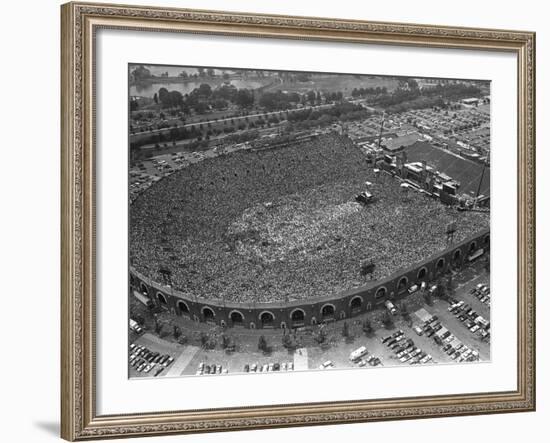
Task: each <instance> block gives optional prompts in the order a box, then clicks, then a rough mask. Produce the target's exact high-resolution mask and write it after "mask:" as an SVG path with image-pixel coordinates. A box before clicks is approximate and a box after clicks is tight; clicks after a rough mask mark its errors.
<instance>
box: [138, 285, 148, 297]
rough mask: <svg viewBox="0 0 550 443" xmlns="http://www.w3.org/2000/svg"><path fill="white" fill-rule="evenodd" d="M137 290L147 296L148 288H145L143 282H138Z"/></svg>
mask: <svg viewBox="0 0 550 443" xmlns="http://www.w3.org/2000/svg"><path fill="white" fill-rule="evenodd" d="M139 292H141V293H142V294H143V295H147V296H149V290H148V289H147V286H145V283H143V282H141V283H140V284H139Z"/></svg>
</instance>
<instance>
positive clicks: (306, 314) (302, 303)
mask: <svg viewBox="0 0 550 443" xmlns="http://www.w3.org/2000/svg"><path fill="white" fill-rule="evenodd" d="M489 247H490V230H489V229H484V230H481V231H479V232H478V233H476V234H475V235H473V236H470V237H469V238H466V239H465V240H463V241H461V242H458V243H456V244H453V245H452V246H450V247H449V248H447V249H445V250H443V251H441V252H439V253H437V254H434V255H433V256H431V257H429V258H427V259H426V260H423V261H420V262H418V263H416V264H415V265H413V266H410V267H408V268H406V269H402V270H400V271H397V272H395V273H393V274H392V275H389V276H387V277H386V278H382V279H378V280H373V281H371V282H369V283H368V284H366V285H364V286H362V287H359V288H355V289H352V290H349V291H345V292H342V293H340V294H336V295H328V296H319V297H312V298H308V299H305V300H298V301H292V302H286V303H285V302H277V303H254V302H246V303H235V302H224V301H222V300H219V299H211V300H210V299H205V298H198V297H195V296H193V294H184V293H182V292H180V291H177V290H174V289H172V288H170V287H167V286H164V285H162V284H159V283H157V282H154V281H152V280H150V279H149V278H147V276H144V275H142V274H140V273H139V272H137V271H136V270H135V269H133V268H130V288H131V292H132V294H133V296H135V297H137V298H139V299H140V300H141V301H144V300H145V301H148V302H149V303H153V304H155V305H156V306H159V307H161V308H162V309H165V310H167V311H170V312H171V313H172V314H173V315H179V316H186V317H188V318H189V319H191V320H194V321H196V322H207V323H212V324H216V325H219V326H222V327H235V326H237V327H244V328H251V329H260V328H295V327H303V326H309V325H315V324H318V323H321V322H327V321H334V320H342V319H346V318H350V317H354V316H357V315H360V314H362V313H364V312H367V311H370V310H373V309H376V308H377V307H380V306H383V305H384V302H385V301H386V300H395V301H399V300H401V299H404V298H406V297H407V295H408V289H409V288H410V287H411V286H412V285H414V284H419V283H421V282H427V283H430V282H433V281H436V280H437V279H438V278H439V277H441V276H443V275H444V274H445V273H446V272H447V271H448V270H450V269H451V268H461V267H462V266H464V265H465V264H467V263H468V262H470V261H473V260H477V259H479V258H480V257H481V256H483V255H484V254H486V253H487V251H489Z"/></svg>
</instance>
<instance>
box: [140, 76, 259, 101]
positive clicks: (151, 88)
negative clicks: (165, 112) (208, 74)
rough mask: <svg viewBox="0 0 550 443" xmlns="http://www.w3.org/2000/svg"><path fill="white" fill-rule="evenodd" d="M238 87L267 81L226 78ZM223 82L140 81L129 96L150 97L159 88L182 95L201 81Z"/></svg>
mask: <svg viewBox="0 0 550 443" xmlns="http://www.w3.org/2000/svg"><path fill="white" fill-rule="evenodd" d="M228 81H229V82H230V83H231V84H232V85H234V86H235V87H236V88H238V89H242V88H247V89H256V88H260V87H261V86H264V85H265V84H267V83H268V81H262V80H258V79H232V80H228ZM223 82H224V80H223V79H221V78H220V79H204V80H196V81H195V80H192V81H179V82H178V81H176V82H169V81H167V82H159V83H141V84H133V85H131V86H130V96H141V97H150V98H152V97H153V95H155V93H156V92H157V93H158V90H159V89H160V88H166V89H168V90H169V91H179V92H181V93H182V94H183V95H185V94H189V93H190V92H191V91H193V89H195V88H198V87H199V86H200V85H201V84H202V83H208V84H209V85H210V86H212V88H214V87H216V86H217V85H220V84H222V83H223Z"/></svg>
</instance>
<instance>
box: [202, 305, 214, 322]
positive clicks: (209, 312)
mask: <svg viewBox="0 0 550 443" xmlns="http://www.w3.org/2000/svg"><path fill="white" fill-rule="evenodd" d="M201 314H202V318H204V321H214V319H215V318H216V313H215V312H214V310H213V309H212V308H211V307H209V306H203V307H202V309H201Z"/></svg>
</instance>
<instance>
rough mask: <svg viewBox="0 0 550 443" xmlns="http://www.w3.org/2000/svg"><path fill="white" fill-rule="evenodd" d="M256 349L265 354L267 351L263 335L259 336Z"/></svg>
mask: <svg viewBox="0 0 550 443" xmlns="http://www.w3.org/2000/svg"><path fill="white" fill-rule="evenodd" d="M258 349H259V350H260V351H262V352H267V351H268V349H269V348H268V346H267V340H266V339H265V337H264V336H263V335H260V337H259V338H258Z"/></svg>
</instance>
